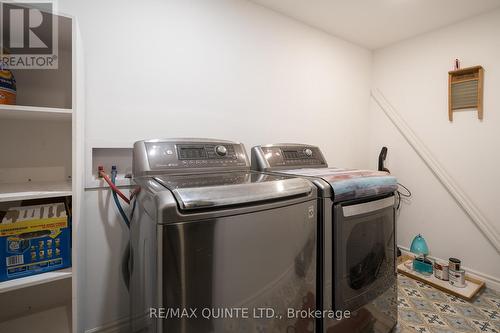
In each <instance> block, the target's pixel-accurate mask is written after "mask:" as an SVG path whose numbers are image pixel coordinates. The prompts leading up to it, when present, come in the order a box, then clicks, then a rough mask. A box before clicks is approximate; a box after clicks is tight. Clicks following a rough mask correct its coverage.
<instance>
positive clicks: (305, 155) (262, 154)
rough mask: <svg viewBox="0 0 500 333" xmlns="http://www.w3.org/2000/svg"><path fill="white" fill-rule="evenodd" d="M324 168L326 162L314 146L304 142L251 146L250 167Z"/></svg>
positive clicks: (259, 168)
mask: <svg viewBox="0 0 500 333" xmlns="http://www.w3.org/2000/svg"><path fill="white" fill-rule="evenodd" d="M323 167H324V168H326V167H328V164H327V163H326V160H325V158H324V156H323V154H322V153H321V150H320V149H319V148H318V147H316V146H311V145H304V144H273V145H265V146H255V147H253V148H252V169H253V170H258V171H271V170H279V169H296V168H297V169H298V168H323Z"/></svg>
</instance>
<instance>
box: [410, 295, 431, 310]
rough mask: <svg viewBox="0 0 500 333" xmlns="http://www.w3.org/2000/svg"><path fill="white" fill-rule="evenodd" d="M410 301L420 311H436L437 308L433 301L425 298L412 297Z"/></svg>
mask: <svg viewBox="0 0 500 333" xmlns="http://www.w3.org/2000/svg"><path fill="white" fill-rule="evenodd" d="M409 303H411V305H413V307H414V308H415V309H417V310H418V311H422V312H423V311H425V312H435V311H436V308H435V307H434V306H433V305H432V303H431V302H429V301H426V300H425V299H418V298H412V299H410V300H409Z"/></svg>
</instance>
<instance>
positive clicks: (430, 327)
mask: <svg viewBox="0 0 500 333" xmlns="http://www.w3.org/2000/svg"><path fill="white" fill-rule="evenodd" d="M398 282H399V286H398V289H399V290H398V291H399V292H398V309H399V327H398V330H397V332H405V333H406V332H415V331H417V332H419V333H428V332H429V333H431V332H432V333H452V332H453V333H454V332H467V333H469V332H470V333H474V332H485V333H500V293H499V292H495V291H493V290H491V289H485V290H483V291H482V292H480V293H479V295H478V296H477V297H476V298H475V300H474V301H473V302H472V303H469V302H467V301H464V300H462V299H460V298H457V297H455V296H452V295H449V294H447V293H444V292H442V291H440V290H437V289H435V288H433V287H431V286H429V285H427V284H424V283H422V282H419V281H415V280H413V279H410V278H409V277H406V276H404V275H399V277H398Z"/></svg>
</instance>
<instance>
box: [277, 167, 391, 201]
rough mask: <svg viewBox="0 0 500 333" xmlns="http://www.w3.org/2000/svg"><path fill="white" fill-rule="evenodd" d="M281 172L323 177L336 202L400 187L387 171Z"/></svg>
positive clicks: (303, 170)
mask: <svg viewBox="0 0 500 333" xmlns="http://www.w3.org/2000/svg"><path fill="white" fill-rule="evenodd" d="M280 173H286V174H290V175H295V176H306V177H317V178H321V179H323V180H324V181H326V182H328V183H329V184H330V186H331V187H332V189H333V195H334V199H333V201H334V202H340V201H347V200H353V199H360V198H366V197H371V196H376V195H381V194H386V193H392V192H394V191H396V190H397V189H398V182H397V179H396V177H394V176H391V175H390V174H389V173H387V172H385V171H374V170H356V169H341V168H318V169H316V168H311V169H292V170H280Z"/></svg>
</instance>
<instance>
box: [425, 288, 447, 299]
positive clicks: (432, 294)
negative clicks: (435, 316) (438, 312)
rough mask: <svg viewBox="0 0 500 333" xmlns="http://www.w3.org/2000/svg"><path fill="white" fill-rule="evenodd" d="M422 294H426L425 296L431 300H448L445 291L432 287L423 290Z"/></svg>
mask: <svg viewBox="0 0 500 333" xmlns="http://www.w3.org/2000/svg"><path fill="white" fill-rule="evenodd" d="M422 294H424V295H425V297H426V298H428V299H430V300H431V301H434V302H446V296H444V293H443V292H442V291H439V290H437V289H434V288H432V289H429V290H422Z"/></svg>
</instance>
